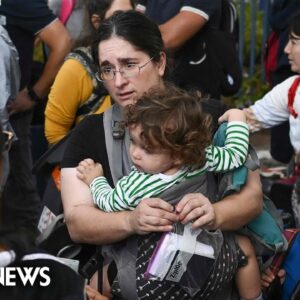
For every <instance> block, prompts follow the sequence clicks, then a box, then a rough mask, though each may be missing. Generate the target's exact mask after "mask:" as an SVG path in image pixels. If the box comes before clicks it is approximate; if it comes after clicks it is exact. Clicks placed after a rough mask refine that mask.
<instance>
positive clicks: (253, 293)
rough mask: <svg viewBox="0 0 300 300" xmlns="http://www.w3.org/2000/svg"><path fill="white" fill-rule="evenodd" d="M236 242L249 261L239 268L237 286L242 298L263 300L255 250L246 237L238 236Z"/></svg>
mask: <svg viewBox="0 0 300 300" xmlns="http://www.w3.org/2000/svg"><path fill="white" fill-rule="evenodd" d="M236 240H237V243H238V245H239V246H240V248H241V249H242V251H243V252H244V254H245V256H246V258H247V259H248V262H247V264H246V265H245V266H242V267H240V268H238V270H237V274H236V285H237V288H238V291H239V294H240V297H241V299H245V300H254V299H257V300H259V299H262V298H261V283H260V272H259V267H258V263H257V259H256V256H255V251H254V248H253V246H252V244H251V242H250V240H249V239H248V238H247V237H245V236H240V235H238V236H236Z"/></svg>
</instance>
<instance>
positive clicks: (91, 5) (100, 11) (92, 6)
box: [86, 0, 135, 22]
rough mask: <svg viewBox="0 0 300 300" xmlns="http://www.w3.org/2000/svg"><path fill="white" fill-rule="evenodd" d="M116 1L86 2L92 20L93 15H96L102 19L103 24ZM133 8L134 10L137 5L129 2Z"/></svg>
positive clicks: (92, 0) (90, 0)
mask: <svg viewBox="0 0 300 300" xmlns="http://www.w3.org/2000/svg"><path fill="white" fill-rule="evenodd" d="M113 2H114V0H86V9H87V12H88V15H89V18H90V19H91V17H92V15H93V14H96V15H98V16H99V17H100V19H101V22H103V20H104V18H105V14H106V12H107V11H108V10H109V9H110V7H111V5H112V4H113ZM129 2H130V4H131V6H132V8H134V6H135V3H134V1H133V0H130V1H129Z"/></svg>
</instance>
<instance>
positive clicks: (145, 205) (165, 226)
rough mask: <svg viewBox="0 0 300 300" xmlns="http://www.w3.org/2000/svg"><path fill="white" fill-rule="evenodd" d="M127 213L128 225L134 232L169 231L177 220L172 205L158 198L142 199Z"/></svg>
mask: <svg viewBox="0 0 300 300" xmlns="http://www.w3.org/2000/svg"><path fill="white" fill-rule="evenodd" d="M128 215H129V217H128V218H129V219H128V223H129V226H130V228H131V230H132V231H133V232H134V233H136V234H148V233H150V232H165V231H171V230H172V225H173V224H174V223H175V222H177V221H178V220H179V218H178V215H177V214H176V213H175V211H174V207H173V206H172V205H171V204H169V203H167V202H166V201H163V200H161V199H159V198H150V199H143V200H142V201H141V202H140V203H139V205H138V206H137V207H136V209H135V210H134V211H132V212H131V213H130V214H128Z"/></svg>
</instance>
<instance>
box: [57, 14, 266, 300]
mask: <svg viewBox="0 0 300 300" xmlns="http://www.w3.org/2000/svg"><path fill="white" fill-rule="evenodd" d="M145 37H147V38H145ZM94 46H95V48H96V52H99V53H98V54H99V56H98V57H99V65H100V73H99V74H98V75H99V77H100V79H101V78H102V80H103V79H105V80H104V82H105V87H106V89H107V90H108V92H109V94H110V95H111V97H112V98H113V99H114V101H115V104H114V105H113V107H112V108H111V109H109V110H108V111H107V112H106V113H105V114H104V115H94V116H90V117H88V118H86V119H85V120H84V121H83V122H81V123H80V124H79V125H78V126H77V127H76V129H75V131H74V132H73V134H72V136H71V138H70V140H69V144H68V146H67V149H66V152H65V155H64V159H63V162H62V173H61V174H62V176H61V185H62V198H63V205H64V212H65V219H66V223H67V226H68V229H69V232H70V235H71V237H72V239H73V240H75V241H80V242H87V243H92V244H108V243H113V242H117V241H122V240H124V241H125V242H126V246H125V247H119V248H118V250H120V251H121V255H120V253H118V251H115V250H116V249H114V247H112V249H109V251H108V252H110V253H114V254H115V257H114V258H115V260H116V261H117V262H116V263H117V266H118V267H119V266H120V263H121V264H122V262H120V261H118V259H119V258H120V257H122V258H125V257H126V258H128V261H127V260H125V264H124V263H123V268H122V267H120V268H118V279H121V280H118V284H119V285H120V290H121V293H122V297H123V298H125V299H134V298H136V297H139V298H142V297H144V296H145V297H147V292H146V290H147V288H145V289H144V286H147V287H149V288H150V289H151V291H149V293H151V296H153V299H156V298H158V297H159V296H160V298H161V299H170V298H171V295H170V294H168V293H167V291H169V290H170V289H171V287H170V286H168V283H166V282H162V284H161V286H160V285H159V286H158V285H157V283H154V285H155V286H156V287H159V288H158V289H156V290H155V288H154V287H153V285H152V283H151V282H147V281H145V279H144V278H143V276H142V273H143V268H144V267H145V263H144V262H143V264H142V267H139V266H138V268H136V266H135V259H136V256H138V257H140V252H141V251H142V244H143V243H146V242H147V243H149V242H151V241H152V238H153V243H152V244H151V243H150V246H149V245H148V244H147V245H146V249H152V247H153V246H154V245H155V242H156V241H157V240H158V239H159V237H160V234H158V233H161V232H166V231H170V230H171V229H172V224H174V222H177V221H179V219H181V220H182V219H184V218H185V221H186V222H188V221H191V220H193V219H194V218H199V219H198V220H199V226H203V227H204V228H209V229H217V228H220V229H222V230H223V231H226V230H235V229H238V228H240V227H242V226H243V225H245V224H246V223H248V222H249V220H251V219H252V218H253V217H255V216H256V215H257V214H258V213H259V212H260V211H261V208H262V202H261V199H262V194H261V187H260V182H259V177H258V173H257V172H249V176H248V181H247V185H246V187H245V188H243V190H242V191H241V192H239V193H238V194H236V195H232V196H230V197H227V198H225V199H224V200H222V201H220V202H217V203H214V204H211V202H210V200H209V199H208V198H207V197H206V196H204V195H203V194H200V193H197V192H195V190H194V191H193V193H189V191H191V190H188V189H187V190H185V189H184V191H183V190H182V189H181V190H180V191H178V192H180V193H181V194H182V193H183V195H182V196H180V198H182V199H181V200H180V203H181V205H182V206H184V207H185V209H183V210H182V212H181V213H180V214H179V215H177V214H176V213H174V211H173V206H172V205H171V204H170V203H168V202H166V201H164V200H162V199H158V198H155V199H144V200H142V201H141V203H140V204H139V205H138V206H137V208H136V209H135V210H134V211H132V212H128V211H124V212H116V213H104V212H101V211H99V210H97V208H95V207H94V206H93V201H92V198H91V194H90V190H89V188H88V187H87V186H86V185H85V184H83V183H82V182H80V180H79V179H78V178H77V177H76V166H77V165H78V163H79V162H80V161H81V160H83V159H85V158H92V159H93V160H94V161H97V162H100V163H101V164H102V166H103V170H104V174H105V176H106V178H107V179H108V181H109V183H110V184H111V185H114V183H115V182H117V180H118V179H119V178H120V177H122V176H123V175H125V174H128V171H129V169H130V166H131V162H130V161H129V158H128V152H127V149H128V148H127V147H128V144H129V138H128V132H127V131H126V130H124V129H123V126H122V110H123V108H124V107H126V106H127V105H128V104H131V103H133V101H134V99H135V98H136V97H139V96H141V95H142V94H143V93H144V92H145V91H147V90H149V89H151V88H153V87H156V86H160V87H162V88H163V87H164V80H163V76H164V74H165V66H166V55H165V52H164V51H163V41H162V38H161V34H160V31H159V29H158V27H157V26H156V25H155V24H154V23H152V22H151V21H150V20H149V19H147V18H146V17H145V16H143V15H142V14H139V13H137V12H134V11H128V12H118V13H115V14H114V15H113V16H112V17H111V18H109V19H108V20H106V21H104V22H103V23H102V25H101V28H100V29H99V31H98V39H97V41H96V42H95V45H94ZM208 179H209V177H205V178H203V181H202V182H203V185H202V187H205V188H206V191H205V194H206V195H208V194H209V192H210V191H209V189H210V188H211V187H212V186H213V184H212V185H210V184H208V183H207V181H206V180H208ZM210 179H211V178H210ZM184 194H186V195H184ZM169 196H170V195H169ZM167 197H168V195H164V197H162V198H164V199H167ZM172 200H174V199H172ZM212 200H213V199H212ZM233 220H234V221H233ZM152 232H154V234H149V233H152ZM135 234H137V236H135ZM146 234H148V235H147V237H145V236H144V235H146ZM131 236H132V238H129V237H131ZM128 247H129V248H128ZM229 248H230V255H232V257H233V260H234V262H235V263H234V265H235V266H236V262H237V261H238V258H237V257H236V256H235V255H236V254H234V253H236V249H237V248H236V245H235V243H230V246H229ZM110 250H112V251H110ZM124 251H125V252H124ZM128 253H131V254H134V255H129V256H127V255H128ZM147 255H149V253H148V252H147ZM128 266H129V267H132V269H131V270H128V268H127V267H128ZM124 271H125V272H124ZM135 272H137V274H140V275H141V276H138V275H137V276H136V275H135ZM228 280H229V281H230V278H228ZM135 282H137V283H136V286H137V287H138V292H136V288H135ZM162 289H163V291H162ZM113 292H114V293H116V294H118V286H117V285H115V289H114V290H113ZM173 292H174V293H172V297H175V298H174V299H177V298H178V297H180V298H183V299H184V298H186V299H190V297H189V296H188V295H186V293H185V292H184V291H182V289H180V288H174V291H173ZM136 293H138V295H136ZM144 293H146V294H145V295H144ZM226 293H227V294H226ZM230 293H231V291H230V290H228V289H227V290H225V289H224V288H223V289H222V291H221V293H220V294H218V295H219V297H222V298H219V299H233V298H230ZM175 294H176V295H175ZM149 295H150V294H149ZM187 297H188V298H187ZM216 297H217V296H216ZM195 299H197V298H195ZM215 299H218V298H215Z"/></svg>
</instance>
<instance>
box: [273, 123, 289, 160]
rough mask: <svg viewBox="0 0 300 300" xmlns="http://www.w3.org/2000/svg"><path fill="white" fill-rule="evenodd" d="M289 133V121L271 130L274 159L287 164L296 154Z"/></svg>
mask: <svg viewBox="0 0 300 300" xmlns="http://www.w3.org/2000/svg"><path fill="white" fill-rule="evenodd" d="M289 133H290V122H289V121H286V122H284V123H282V124H280V125H277V126H274V127H272V128H271V149H270V152H271V155H272V157H273V158H274V159H276V160H278V161H280V162H282V163H285V164H287V163H289V162H290V160H291V158H292V156H293V154H294V148H293V146H292V144H291V140H290V134H289Z"/></svg>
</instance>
